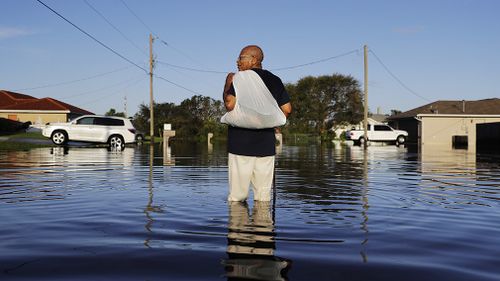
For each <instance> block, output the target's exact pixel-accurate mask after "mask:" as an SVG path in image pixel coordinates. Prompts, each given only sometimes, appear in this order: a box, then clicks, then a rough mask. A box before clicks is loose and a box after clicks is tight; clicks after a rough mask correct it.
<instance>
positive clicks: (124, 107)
mask: <svg viewBox="0 0 500 281" xmlns="http://www.w3.org/2000/svg"><path fill="white" fill-rule="evenodd" d="M123 113H124V114H125V118H127V117H128V114H127V96H125V97H124V100H123Z"/></svg>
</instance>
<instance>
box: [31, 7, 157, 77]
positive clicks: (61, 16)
mask: <svg viewBox="0 0 500 281" xmlns="http://www.w3.org/2000/svg"><path fill="white" fill-rule="evenodd" d="M36 1H37V2H38V3H40V4H42V5H43V6H45V8H47V9H49V10H50V11H51V12H53V13H54V14H56V15H57V16H59V17H60V18H62V19H63V20H65V21H66V22H67V23H69V24H71V25H72V26H73V27H75V28H76V29H78V30H79V31H80V32H82V33H83V34H85V35H87V36H88V37H90V38H91V39H92V40H94V41H95V42H97V43H99V45H101V46H103V47H104V48H106V49H108V50H109V51H111V52H112V53H113V54H115V55H117V56H119V57H120V58H122V59H123V60H125V61H127V62H128V63H130V64H132V65H134V66H136V67H137V68H139V69H141V70H143V71H144V72H146V73H149V72H148V71H147V70H146V69H145V68H143V67H141V66H140V65H138V64H136V63H135V62H133V61H131V60H129V59H127V58H126V57H124V56H122V55H121V54H120V53H118V52H117V51H115V50H113V49H112V48H110V47H108V46H107V45H106V44H104V43H102V42H101V41H99V40H97V39H96V38H95V37H94V36H92V35H90V34H89V33H88V32H86V31H85V30H83V29H82V28H80V27H79V26H77V25H76V24H74V23H72V22H71V21H70V20H68V19H67V18H65V17H64V16H63V15H61V14H59V13H58V12H56V11H55V10H54V9H52V8H51V7H49V6H48V5H47V4H45V3H43V2H42V1H41V0H36Z"/></svg>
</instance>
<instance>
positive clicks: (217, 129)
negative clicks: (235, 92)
mask: <svg viewBox="0 0 500 281" xmlns="http://www.w3.org/2000/svg"><path fill="white" fill-rule="evenodd" d="M224 112H225V109H224V105H223V104H222V102H221V101H216V100H214V99H212V98H210V97H205V96H200V95H198V96H193V97H191V98H189V99H185V100H184V101H182V102H181V104H180V105H175V104H174V103H160V104H158V103H155V104H154V118H155V134H158V133H159V132H160V131H161V130H163V124H164V123H169V124H172V128H173V129H174V130H175V131H176V136H177V137H178V138H206V135H207V134H208V133H209V132H212V133H214V135H215V136H218V135H222V134H224V133H225V130H226V129H225V127H226V126H225V125H223V124H221V123H220V122H219V119H220V117H221V116H222V115H223V114H224ZM149 117H150V116H149V106H148V105H145V104H141V105H140V106H139V111H138V112H137V113H136V114H135V116H134V119H133V121H134V126H135V127H136V128H137V129H138V130H141V131H144V132H146V134H148V133H149V130H150V129H149Z"/></svg>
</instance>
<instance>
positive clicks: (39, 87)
mask: <svg viewBox="0 0 500 281" xmlns="http://www.w3.org/2000/svg"><path fill="white" fill-rule="evenodd" d="M130 67H131V66H126V67H122V68H119V69H115V70H112V71H108V72H104V73H101V74H96V75H93V76H89V77H85V78H81V79H76V80H71V81H65V82H60V83H53V84H46V85H42V86H36V87H31V88H22V89H14V90H13V91H27V90H36V89H42V88H50V87H56V86H62V85H67V84H73V83H76V82H81V81H85V80H90V79H94V78H97V77H101V76H104V75H108V74H111V73H115V72H118V71H122V70H125V69H127V68H130Z"/></svg>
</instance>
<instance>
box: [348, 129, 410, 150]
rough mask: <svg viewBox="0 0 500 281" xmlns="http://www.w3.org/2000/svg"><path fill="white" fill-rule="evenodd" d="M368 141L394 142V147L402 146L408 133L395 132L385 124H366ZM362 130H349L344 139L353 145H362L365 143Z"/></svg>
mask: <svg viewBox="0 0 500 281" xmlns="http://www.w3.org/2000/svg"><path fill="white" fill-rule="evenodd" d="M367 133H368V141H378V142H395V143H396V145H400V144H404V143H405V142H406V138H407V137H408V132H406V131H403V130H395V129H393V128H391V127H390V126H388V125H385V124H368V131H367ZM364 135H365V132H364V130H350V131H347V132H346V139H348V140H353V141H354V143H355V144H359V145H361V144H363V143H364V141H365V138H364Z"/></svg>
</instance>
